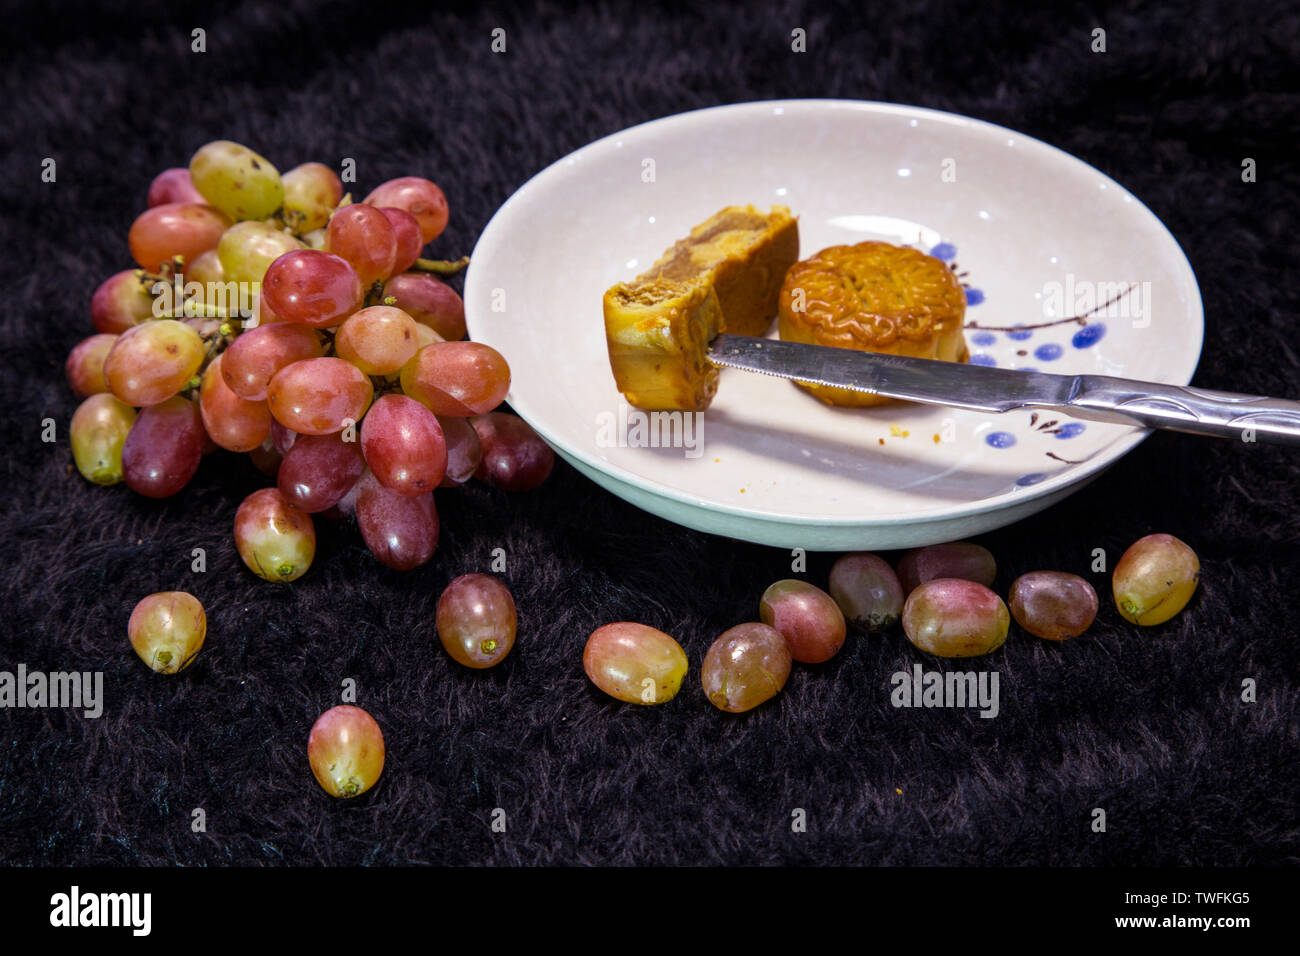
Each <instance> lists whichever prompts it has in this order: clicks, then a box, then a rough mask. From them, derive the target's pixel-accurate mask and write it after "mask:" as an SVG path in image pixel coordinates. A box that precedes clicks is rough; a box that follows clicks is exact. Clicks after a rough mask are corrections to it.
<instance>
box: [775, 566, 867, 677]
mask: <svg viewBox="0 0 1300 956" xmlns="http://www.w3.org/2000/svg"><path fill="white" fill-rule="evenodd" d="M758 615H759V617H761V618H762V619H763V623H764V624H766V625H768V626H769V627H774V628H776V629H777V630H778V631H780V632H781V636H782V637H784V638H785V642H786V643H787V644H788V645H790V656H791V657H793V658H794V659H795V660H797V661H799V662H800V663H803V664H820V663H822V662H823V661H828V660H830V659H831V658H832V657H834V656H835V655H836V654H838V653H839V652H840V648H841V647H843V646H844V637H845V634H846V633H847V631H848V625H847V624H846V623H845V621H844V614H843V612H842V611H840V609H839V606H838V605H837V604H836V603H835V601H834V600H833V599H832V598H831V596H830V595H829V594H827V593H826V592H825V591H823V590H822V589H821V588H819V587H816V586H815V585H812V584H809V583H808V582H807V581H799V580H797V579H794V578H787V579H786V580H784V581H777V582H776V583H775V584H773V585H771V586H769V587H768V589H767V590H766V591H764V592H763V597H762V599H761V600H760V601H759V602H758Z"/></svg>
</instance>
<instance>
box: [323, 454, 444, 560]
mask: <svg viewBox="0 0 1300 956" xmlns="http://www.w3.org/2000/svg"><path fill="white" fill-rule="evenodd" d="M344 500H346V498H345V499H344ZM355 500H356V505H355V510H356V516H357V526H358V527H359V528H360V529H361V537H362V539H363V540H364V541H365V542H366V547H367V548H369V549H370V553H371V554H373V555H374V556H375V558H376V560H378V561H379V562H380V563H381V564H386V565H388V567H390V568H393V569H395V570H397V571H409V570H410V569H411V568H417V567H419V566H420V565H422V564H424V563H426V562H427V561H428V560H429V559H430V558H432V557H433V552H434V551H435V550H437V547H438V528H439V525H438V512H437V510H436V509H435V508H434V505H433V492H431V491H429V492H425V493H424V494H422V495H417V496H416V497H414V498H408V497H407V496H406V495H399V494H398V493H397V492H395V491H391V490H389V489H388V488H385V487H384V486H383V485H381V484H380V483H379V480H378V479H377V478H375V476H374V475H372V474H371V473H370V472H369V471H367V472H366V473H365V474H363V475H362V476H361V480H360V481H358V482H357V485H356V498H355ZM341 504H342V503H341V502H340V505H341Z"/></svg>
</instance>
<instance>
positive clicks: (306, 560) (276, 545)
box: [235, 488, 316, 581]
mask: <svg viewBox="0 0 1300 956" xmlns="http://www.w3.org/2000/svg"><path fill="white" fill-rule="evenodd" d="M235 548H236V549H237V550H238V551H239V556H240V557H241V558H243V559H244V564H246V565H247V566H248V569H249V570H250V571H252V572H253V573H254V574H256V575H257V576H258V577H261V578H265V579H266V580H268V581H295V580H297V579H298V578H300V577H302V576H303V575H304V574H306V573H307V569H308V568H310V567H311V562H312V558H314V557H315V556H316V527H315V526H314V525H313V524H312V521H311V516H310V515H307V514H304V513H303V512H301V511H299V510H298V509H297V508H295V507H294V506H293V505H291V504H290V503H289V502H288V500H287V499H286V498H285V497H284V495H282V494H280V492H279V490H278V489H276V488H262V489H261V490H259V491H255V492H253V493H252V494H251V495H249V496H248V497H247V498H245V499H244V501H243V503H242V504H241V505H240V506H239V510H238V511H237V512H235Z"/></svg>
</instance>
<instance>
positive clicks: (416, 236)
mask: <svg viewBox="0 0 1300 956" xmlns="http://www.w3.org/2000/svg"><path fill="white" fill-rule="evenodd" d="M379 211H380V212H382V213H383V214H384V218H386V219H387V220H388V224H389V225H390V226H392V227H393V234H394V235H395V236H396V237H397V250H396V257H395V259H394V261H393V268H392V269H390V270H389V271H388V274H389V275H395V274H396V273H399V272H405V271H406V270H407V269H409V268H411V266H413V265H415V260H416V259H418V258H420V250H422V249H423V248H424V234H423V233H422V232H420V223H419V221H418V220H417V219H416V218H415V217H414V216H412V215H411V214H410V213H409V212H407V211H406V210H405V209H395V208H394V207H392V206H385V207H384V208H382V209H380V210H379Z"/></svg>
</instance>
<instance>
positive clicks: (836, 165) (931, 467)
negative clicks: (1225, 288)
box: [465, 100, 1203, 550]
mask: <svg viewBox="0 0 1300 956" xmlns="http://www.w3.org/2000/svg"><path fill="white" fill-rule="evenodd" d="M746 203H753V204H755V205H757V206H760V207H762V208H766V207H768V206H770V205H772V204H782V205H786V206H789V207H790V209H791V211H792V212H794V213H795V214H796V215H797V216H798V217H799V234H800V257H801V258H803V257H806V256H808V255H811V254H812V253H814V252H816V251H818V250H820V249H822V248H824V247H826V246H830V245H834V244H838V243H853V242H860V241H863V240H866V239H884V240H888V241H892V242H899V243H909V244H914V245H917V246H918V247H919V248H922V249H924V250H926V251H927V252H931V253H932V254H934V255H936V256H938V257H940V258H943V259H946V260H947V261H949V262H950V263H951V264H952V265H953V266H954V268H956V269H957V271H958V274H959V275H960V276H961V277H962V281H963V283H965V284H966V285H967V299H968V303H969V307H968V309H967V315H966V317H967V322H968V323H969V322H974V323H978V324H981V325H986V326H1013V325H1018V324H1026V325H1036V324H1039V323H1043V322H1047V321H1051V320H1053V319H1057V318H1065V317H1069V316H1071V315H1077V314H1079V313H1086V312H1087V311H1088V309H1089V308H1091V307H1094V306H1097V305H1099V304H1104V303H1106V302H1107V301H1109V300H1111V299H1112V298H1113V297H1114V296H1115V295H1116V294H1118V293H1120V291H1121V290H1128V291H1127V293H1125V294H1123V295H1121V296H1120V298H1119V299H1118V300H1117V301H1115V302H1113V303H1112V304H1111V305H1110V306H1109V307H1107V308H1104V309H1101V310H1100V311H1099V312H1096V313H1094V314H1093V315H1092V316H1091V317H1090V318H1089V319H1088V324H1087V325H1086V326H1079V325H1077V324H1066V325H1055V326H1051V327H1039V328H1035V329H1033V330H1032V331H1030V332H1028V333H1027V334H1026V333H1024V332H1017V333H1007V332H986V333H980V332H977V331H975V330H971V329H968V331H967V342H968V343H969V345H970V348H971V352H972V355H973V360H974V361H979V362H987V363H996V364H997V365H999V366H1002V367H1010V368H1024V367H1033V368H1038V369H1040V370H1042V371H1052V372H1066V373H1081V372H1094V373H1101V374H1107V375H1120V376H1124V377H1127V378H1136V379H1146V380H1150V381H1157V382H1168V383H1174V384H1180V385H1183V384H1187V383H1188V382H1189V381H1190V380H1191V376H1192V373H1193V372H1194V371H1195V368H1196V363H1197V359H1198V358H1199V355H1200V349H1201V338H1202V331H1203V317H1202V312H1201V298H1200V293H1199V290H1198V289H1197V285H1196V278H1195V276H1194V275H1193V274H1192V269H1191V267H1190V265H1188V262H1187V259H1186V257H1185V256H1184V255H1183V253H1182V250H1181V249H1179V247H1178V243H1177V242H1176V241H1175V240H1174V238H1173V237H1172V236H1171V235H1170V234H1169V232H1168V230H1167V229H1165V227H1164V226H1163V225H1162V224H1161V223H1160V221H1159V220H1158V219H1157V218H1156V217H1155V216H1154V215H1153V214H1152V213H1151V212H1150V211H1149V210H1148V209H1147V208H1146V207H1145V206H1143V205H1142V203H1141V202H1139V201H1138V200H1137V199H1135V198H1134V197H1133V196H1132V195H1130V194H1129V193H1128V192H1127V191H1126V190H1125V189H1124V188H1123V187H1121V186H1120V185H1118V184H1117V183H1116V182H1114V181H1113V180H1111V179H1109V178H1107V177H1106V176H1104V175H1102V174H1101V173H1100V172H1098V171H1097V170H1096V169H1093V168H1092V167H1091V166H1088V165H1087V164H1085V163H1083V162H1080V161H1079V160H1077V159H1075V158H1073V157H1071V156H1069V155H1068V154H1066V153H1063V152H1061V151H1060V150H1057V149H1055V148H1053V147H1051V146H1048V145H1046V144H1045V143H1042V142H1040V141H1038V140H1035V139H1031V138H1030V137H1028V136H1024V135H1021V134H1019V133H1015V132H1013V131H1011V130H1008V129H1004V128H1002V127H1000V126H994V125H991V124H989V123H984V122H980V121H978V120H973V119H968V118H966V117H962V116H956V115H953V114H949V113H941V112H935V111H933V110H925V109H918V108H913V107H907V106H895V105H889V104H881V103H865V102H854V101H840V100H790V101H775V102H761V103H744V104H738V105H734V106H723V107H717V108H714V109H706V110H698V111H695V112H691V113H683V114H681V115H678V116H670V117H668V118H666V119H661V120H656V121H654V122H650V123H645V124H643V125H641V126H635V127H632V128H631V129H627V130H624V131H623V132H621V133H616V134H614V135H612V136H607V137H605V138H604V139H601V140H598V141H596V142H594V143H592V144H590V145H588V146H586V147H584V148H582V149H580V150H578V151H577V152H575V153H573V154H571V155H569V156H567V157H565V158H563V159H561V160H559V161H558V162H556V163H554V164H553V165H551V166H549V167H547V168H546V169H545V170H543V171H542V172H540V173H539V174H537V175H536V176H534V177H533V178H532V179H531V180H529V182H528V183H526V184H525V185H524V186H523V187H522V188H521V189H520V190H519V191H518V192H516V193H515V195H514V196H512V197H511V198H510V200H509V201H508V202H506V203H505V205H503V206H502V207H501V209H500V210H498V211H497V213H496V215H495V216H494V217H493V218H492V221H491V222H490V223H488V226H487V228H486V229H484V231H483V235H482V236H481V237H480V239H479V242H478V244H477V246H476V247H475V249H474V253H473V264H472V265H471V267H470V270H469V274H468V276H467V279H466V285H465V308H466V320H467V322H468V325H469V331H470V336H471V338H473V339H476V340H478V341H480V342H486V343H488V344H489V345H492V346H494V347H495V348H497V349H498V350H499V351H501V352H502V353H503V354H504V355H505V356H506V358H507V359H508V361H509V362H510V368H511V371H512V374H513V380H512V384H511V390H510V394H509V397H508V400H509V402H510V404H511V405H512V406H513V407H514V409H515V410H516V411H517V412H518V413H519V414H520V415H522V416H523V417H524V418H525V419H526V420H527V421H528V422H529V423H530V424H532V426H533V427H534V428H536V429H537V431H538V432H540V433H541V434H542V435H543V437H545V438H546V439H547V441H549V442H550V443H551V444H552V445H553V446H554V447H555V449H556V451H558V452H559V453H560V454H561V455H563V456H564V457H565V458H566V459H568V460H569V461H570V462H572V463H573V465H574V466H575V467H576V468H578V469H579V470H580V471H582V472H583V473H584V474H586V475H588V476H589V477H590V478H591V479H592V480H593V481H595V482H597V483H598V484H600V485H603V486H604V487H605V488H608V489H609V490H610V491H612V492H614V493H615V494H617V495H619V496H621V497H623V498H625V499H627V500H628V501H630V502H632V503H633V504H635V505H637V506H639V507H641V508H644V509H645V510H647V511H650V512H653V513H654V514H657V515H661V516H662V517H665V518H667V519H669V520H671V521H675V522H678V523H680V524H683V525H686V526H688V527H692V528H698V529H701V530H704V531H709V532H714V533H717V534H723V535H729V536H732V537H735V538H742V539H745V540H749V541H757V542H760V543H763V544H769V545H777V546H780V547H791V548H793V547H803V548H806V549H810V550H832V549H834V550H840V549H855V548H877V549H888V548H901V547H913V546H917V545H921V544H929V543H934V542H938V541H945V540H953V539H956V538H962V537H966V536H969V535H973V534H977V533H979V532H981V531H986V530H989V529H991V528H996V527H1001V526H1003V525H1006V524H1009V523H1011V522H1013V521H1016V520H1017V519H1020V518H1023V517H1025V516H1026V515H1030V514H1033V513H1035V512H1037V511H1040V510H1042V509H1043V508H1046V507H1047V506H1049V505H1051V504H1053V503H1054V502H1057V501H1059V500H1061V499H1062V498H1064V497H1066V496H1067V495H1069V494H1070V493H1071V492H1073V491H1076V490H1078V489H1079V488H1080V487H1081V486H1082V485H1083V484H1084V483H1086V482H1087V481H1088V480H1089V479H1091V478H1093V477H1095V476H1096V475H1097V474H1098V473H1099V472H1100V471H1101V470H1102V469H1104V468H1105V467H1106V466H1108V465H1110V464H1111V463H1113V462H1114V461H1115V460H1116V459H1118V458H1119V457H1120V456H1121V455H1123V454H1124V453H1125V452H1127V451H1129V450H1130V449H1132V448H1133V447H1134V446H1135V445H1137V444H1138V442H1140V441H1141V440H1142V438H1143V437H1144V436H1145V435H1146V432H1145V431H1143V430H1141V429H1135V428H1129V427H1125V426H1119V425H1105V424H1098V423H1094V422H1088V423H1082V422H1077V423H1076V422H1070V421H1069V420H1067V419H1061V420H1059V421H1056V422H1055V424H1049V423H1050V422H1052V419H1053V416H1044V415H1041V414H1040V415H1038V416H1034V415H1032V414H1031V413H1029V412H1015V413H1009V414H1006V415H986V414H981V413H976V412H963V411H954V410H950V409H944V408H937V407H925V406H920V405H901V404H895V405H892V406H886V407H881V408H875V409H838V408H832V407H828V406H826V405H823V404H822V403H821V402H819V401H817V400H816V399H815V398H813V397H812V396H810V395H808V394H806V393H804V392H803V391H801V390H800V389H798V388H797V387H796V386H795V385H793V384H791V383H789V382H786V381H783V380H780V379H776V378H773V377H770V376H766V375H755V374H752V373H746V372H742V371H739V370H724V371H723V372H722V379H721V384H720V386H719V389H718V394H717V398H716V400H715V401H714V403H713V405H712V407H711V408H710V409H709V410H708V411H707V412H705V413H703V416H702V418H699V419H681V420H679V421H678V422H677V423H671V422H670V423H669V425H673V424H676V425H680V426H681V427H680V428H675V429H674V430H673V431H672V432H671V433H669V434H668V439H669V440H670V441H672V440H673V439H675V440H676V442H677V445H676V447H646V443H647V442H649V441H651V440H653V439H652V437H651V433H652V432H654V429H645V428H641V429H639V428H638V427H637V426H638V423H639V416H640V415H641V414H643V413H639V412H637V411H636V410H635V409H629V408H628V406H627V405H626V403H625V402H624V400H623V398H622V396H621V395H620V394H619V393H618V391H617V390H616V389H615V388H614V380H613V376H612V374H611V373H610V369H609V362H608V358H607V355H606V350H605V340H604V326H603V322H602V313H601V296H602V294H603V293H604V291H605V289H606V288H608V287H609V286H610V285H612V284H614V283H615V282H618V281H620V280H624V279H630V278H632V277H633V276H635V275H637V274H638V273H639V272H641V271H642V270H643V269H644V268H645V267H646V266H648V265H649V264H650V263H651V262H653V261H654V260H655V259H656V258H657V257H658V256H659V255H660V254H661V253H662V252H663V251H664V250H665V249H667V248H668V247H669V246H670V245H671V244H672V243H673V241H674V240H676V239H678V238H681V237H682V236H685V235H686V233H687V232H688V231H689V230H690V228H691V227H692V226H693V225H695V224H696V223H698V222H701V221H702V220H704V219H706V218H708V217H709V216H711V215H712V214H713V213H714V212H716V211H717V210H718V209H720V208H722V207H723V206H727V205H733V204H735V205H744V204H746ZM1090 297H1091V298H1090ZM772 334H773V335H775V328H774V329H773V332H772ZM641 424H647V423H644V422H642V423H641ZM661 424H662V423H661ZM1063 426H1065V427H1064V428H1063ZM688 429H692V430H688ZM904 432H905V433H906V435H904V434H903V433H904ZM936 436H938V440H936ZM881 439H883V441H884V443H883V444H881Z"/></svg>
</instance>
